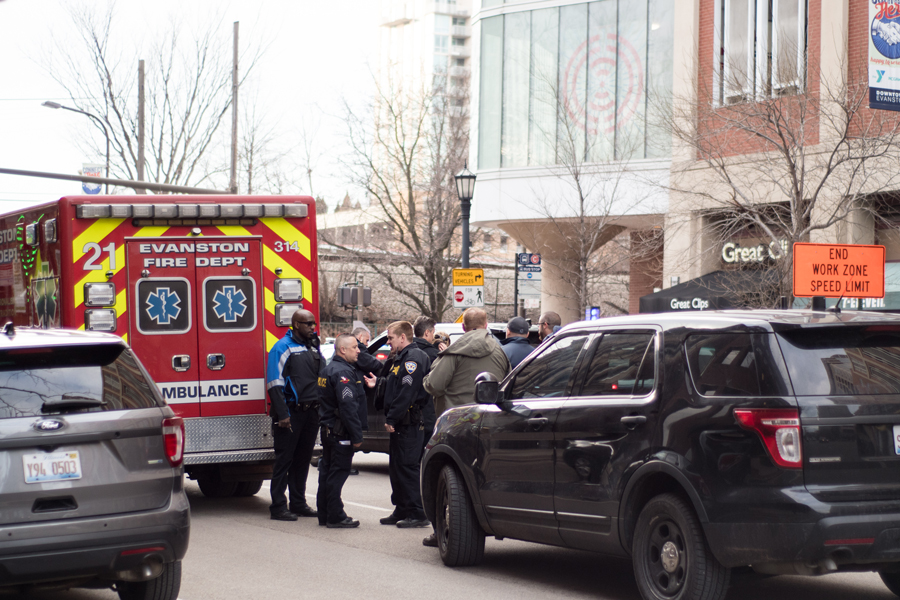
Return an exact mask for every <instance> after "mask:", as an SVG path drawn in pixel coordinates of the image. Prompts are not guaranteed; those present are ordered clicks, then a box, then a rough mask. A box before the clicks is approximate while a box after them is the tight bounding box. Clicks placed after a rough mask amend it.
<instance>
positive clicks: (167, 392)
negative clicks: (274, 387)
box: [156, 379, 266, 404]
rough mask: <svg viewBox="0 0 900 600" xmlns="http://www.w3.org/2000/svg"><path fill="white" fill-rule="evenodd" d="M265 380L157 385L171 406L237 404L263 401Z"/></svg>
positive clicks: (175, 382)
mask: <svg viewBox="0 0 900 600" xmlns="http://www.w3.org/2000/svg"><path fill="white" fill-rule="evenodd" d="M265 383H266V382H265V380H264V379H223V380H217V381H204V382H200V383H198V382H196V381H170V382H162V383H157V384H156V385H157V387H159V392H160V394H162V397H163V400H165V401H166V402H168V403H169V404H186V403H189V402H235V401H238V400H261V399H262V398H263V397H264V394H265Z"/></svg>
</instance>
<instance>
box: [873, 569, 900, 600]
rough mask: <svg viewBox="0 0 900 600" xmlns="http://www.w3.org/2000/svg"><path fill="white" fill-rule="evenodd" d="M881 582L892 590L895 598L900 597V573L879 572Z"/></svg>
mask: <svg viewBox="0 0 900 600" xmlns="http://www.w3.org/2000/svg"><path fill="white" fill-rule="evenodd" d="M878 574H879V575H880V576H881V581H883V582H884V585H886V586H887V589H889V590H891V592H893V593H894V595H895V596H900V572H898V571H879V572H878Z"/></svg>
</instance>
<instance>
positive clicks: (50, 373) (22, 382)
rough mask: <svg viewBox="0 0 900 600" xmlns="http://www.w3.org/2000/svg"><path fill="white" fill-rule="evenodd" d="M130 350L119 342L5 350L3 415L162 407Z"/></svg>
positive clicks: (0, 395)
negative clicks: (101, 344)
mask: <svg viewBox="0 0 900 600" xmlns="http://www.w3.org/2000/svg"><path fill="white" fill-rule="evenodd" d="M150 385H152V384H151V383H150V382H149V381H148V380H147V378H146V377H144V372H143V370H142V369H141V367H140V366H139V365H138V363H137V360H136V359H135V358H134V355H132V353H131V351H129V350H127V349H125V348H124V347H123V346H118V345H105V346H65V347H55V348H53V347H51V348H17V349H13V350H7V351H6V352H0V419H11V418H16V417H34V416H40V415H48V414H60V413H67V414H68V413H73V412H96V411H106V410H125V409H134V408H150V407H154V406H159V405H158V404H157V401H156V398H155V397H154V395H153V393H152V390H151V388H150Z"/></svg>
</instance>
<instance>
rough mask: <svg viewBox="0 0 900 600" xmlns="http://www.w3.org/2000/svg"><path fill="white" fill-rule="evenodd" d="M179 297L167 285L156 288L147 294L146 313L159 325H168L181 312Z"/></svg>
mask: <svg viewBox="0 0 900 600" xmlns="http://www.w3.org/2000/svg"><path fill="white" fill-rule="evenodd" d="M179 304H181V298H179V297H178V294H177V293H175V292H173V291H172V290H171V289H169V288H167V287H161V288H156V291H153V292H151V293H150V295H148V296H147V308H146V310H147V314H148V315H149V316H150V318H151V319H152V320H154V321H156V322H157V323H158V324H159V325H169V324H170V323H171V322H172V319H177V318H178V315H179V314H181V307H180V306H178V305H179Z"/></svg>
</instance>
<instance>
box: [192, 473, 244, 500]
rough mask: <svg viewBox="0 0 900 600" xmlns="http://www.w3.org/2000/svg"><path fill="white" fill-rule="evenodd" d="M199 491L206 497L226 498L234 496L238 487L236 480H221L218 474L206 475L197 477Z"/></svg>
mask: <svg viewBox="0 0 900 600" xmlns="http://www.w3.org/2000/svg"><path fill="white" fill-rule="evenodd" d="M197 485H199V486H200V491H201V492H203V495H204V496H206V497H207V498H227V497H228V496H234V494H235V492H236V491H237V489H238V482H237V481H222V479H221V478H220V477H219V476H218V475H206V476H203V477H198V478H197Z"/></svg>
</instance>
